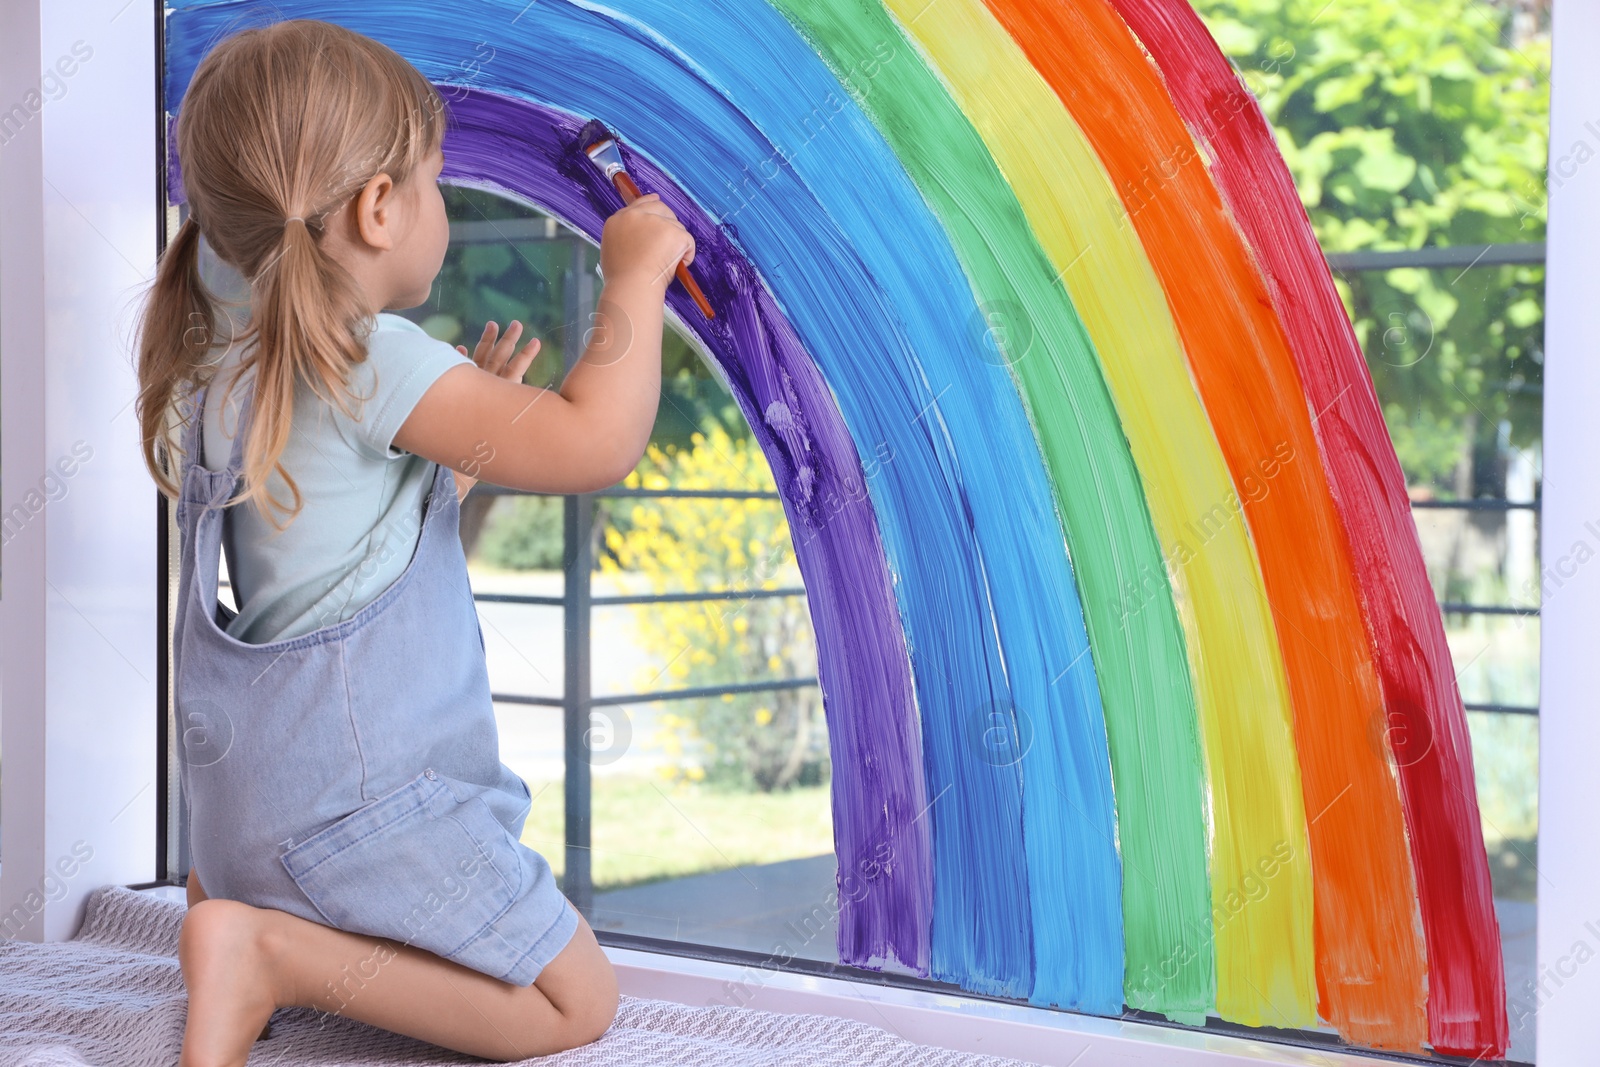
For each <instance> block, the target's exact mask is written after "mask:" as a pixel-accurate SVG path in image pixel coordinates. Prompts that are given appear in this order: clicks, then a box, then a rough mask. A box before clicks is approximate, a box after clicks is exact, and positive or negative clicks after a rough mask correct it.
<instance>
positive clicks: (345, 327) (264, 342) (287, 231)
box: [228, 215, 367, 529]
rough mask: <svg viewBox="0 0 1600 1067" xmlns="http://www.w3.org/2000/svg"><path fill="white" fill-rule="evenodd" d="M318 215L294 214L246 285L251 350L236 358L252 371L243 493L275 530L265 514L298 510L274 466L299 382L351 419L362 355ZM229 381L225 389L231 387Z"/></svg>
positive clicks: (350, 294)
mask: <svg viewBox="0 0 1600 1067" xmlns="http://www.w3.org/2000/svg"><path fill="white" fill-rule="evenodd" d="M322 228H323V227H322V221H321V217H320V216H315V215H314V216H312V217H311V218H310V219H305V218H301V217H300V216H298V215H296V216H292V217H290V218H288V219H287V220H286V221H285V222H284V225H283V230H282V235H281V237H280V239H279V243H278V247H277V248H276V249H275V250H274V251H273V252H272V253H271V254H269V255H268V256H267V259H266V262H265V263H264V264H263V265H262V266H261V267H260V268H258V271H257V273H256V274H255V276H254V278H253V279H252V281H251V285H250V322H251V325H250V329H249V330H248V331H247V332H246V334H245V337H246V338H247V339H248V338H253V339H254V340H255V345H254V347H253V348H252V349H250V350H249V354H248V355H246V356H245V357H244V359H243V360H242V361H241V364H240V366H241V370H242V369H244V368H247V367H254V368H255V393H254V398H253V399H252V401H251V404H252V416H251V420H250V432H249V435H248V436H247V437H246V439H245V448H244V455H245V463H244V485H245V488H244V492H242V493H241V494H240V495H239V496H238V497H237V499H238V500H252V501H255V502H256V504H257V506H258V507H260V508H261V510H262V512H263V514H266V515H267V517H268V520H269V521H270V522H271V523H272V524H273V526H274V527H276V528H278V529H282V528H283V527H284V526H286V525H287V524H288V523H287V521H285V522H283V523H280V522H279V521H278V517H277V515H275V514H273V512H272V510H270V509H280V510H283V511H286V512H287V513H288V519H290V520H292V519H293V518H294V516H295V515H297V514H299V512H300V508H301V505H302V498H301V496H300V487H299V486H298V485H296V484H295V480H294V478H293V477H292V476H291V475H290V474H289V472H288V471H286V470H285V469H284V468H283V465H282V463H280V462H279V460H280V457H281V456H282V455H283V449H284V446H285V445H286V444H287V443H288V441H289V428H290V420H291V419H292V417H293V415H294V393H295V384H296V382H297V381H304V382H306V384H307V385H309V386H310V387H311V389H312V391H313V392H314V393H316V394H317V395H318V396H319V397H321V398H322V399H323V400H326V401H328V402H329V403H336V404H338V405H340V407H341V408H342V409H343V410H344V411H345V413H346V414H348V415H350V416H351V417H355V415H356V412H355V411H354V410H353V409H352V407H351V405H350V399H351V398H350V395H349V392H348V388H347V371H348V368H349V367H350V366H352V365H353V364H356V363H360V362H362V361H363V360H365V359H366V357H367V350H366V344H365V341H366V338H365V335H364V320H365V319H366V317H367V312H366V310H365V308H364V307H363V305H362V303H361V298H360V293H359V290H358V288H357V286H356V282H355V279H354V278H352V277H351V276H350V272H349V271H347V270H345V269H344V267H342V266H341V265H340V264H339V263H338V261H337V260H335V259H334V258H333V257H332V256H330V255H328V253H327V252H326V251H324V250H323V248H322V246H321V244H320V242H319V240H318V236H319V235H320V234H321V233H322ZM237 380H238V378H237V376H236V377H235V378H233V379H232V380H231V381H230V382H229V384H228V388H229V389H230V390H231V389H232V388H233V382H234V381H237ZM274 473H276V474H277V475H278V476H279V477H280V478H281V479H282V480H283V483H284V485H285V486H287V488H288V490H289V497H290V499H289V500H288V501H284V500H281V499H279V498H278V497H277V496H276V495H275V494H273V493H272V492H271V491H270V489H269V488H268V484H267V480H268V478H269V477H270V476H271V475H272V474H274Z"/></svg>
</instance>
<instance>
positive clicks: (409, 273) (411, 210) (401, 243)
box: [386, 148, 450, 309]
mask: <svg viewBox="0 0 1600 1067" xmlns="http://www.w3.org/2000/svg"><path fill="white" fill-rule="evenodd" d="M442 170H444V152H443V151H442V150H441V149H438V148H435V149H434V150H433V152H432V153H430V154H429V155H427V156H424V157H423V158H422V159H421V160H419V161H418V162H417V165H416V167H415V169H413V170H412V172H411V174H410V175H409V176H408V177H407V179H406V182H405V184H404V186H403V189H404V191H405V199H406V209H407V210H406V214H407V215H409V216H410V220H409V223H408V224H407V225H405V226H404V228H403V230H402V236H401V237H400V239H399V240H398V241H397V242H396V243H395V246H394V249H393V251H394V254H395V256H396V259H395V264H396V267H397V269H396V271H395V279H394V281H395V289H396V290H398V292H397V293H396V296H395V299H394V300H393V301H392V302H391V303H389V304H388V305H386V307H387V308H392V309H399V308H411V307H416V306H417V305H418V304H423V303H426V302H427V300H428V296H429V294H430V293H431V292H432V290H433V279H434V278H435V277H437V276H438V274H439V268H440V267H442V266H443V265H444V254H445V251H446V250H447V249H448V248H449V247H450V220H449V218H448V217H447V216H446V214H445V209H444V195H443V194H442V193H441V192H440V190H439V173H440V172H441V171H442Z"/></svg>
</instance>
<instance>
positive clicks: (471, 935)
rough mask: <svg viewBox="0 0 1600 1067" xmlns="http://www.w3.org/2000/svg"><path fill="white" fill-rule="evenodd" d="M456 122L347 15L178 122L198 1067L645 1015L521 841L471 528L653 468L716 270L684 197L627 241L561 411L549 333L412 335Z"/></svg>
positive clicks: (174, 408)
mask: <svg viewBox="0 0 1600 1067" xmlns="http://www.w3.org/2000/svg"><path fill="white" fill-rule="evenodd" d="M444 120H445V116H444V113H443V104H442V101H441V99H440V97H439V95H438V94H437V93H436V92H435V91H434V89H433V87H432V86H431V85H429V83H428V82H427V81H426V80H425V79H424V78H423V77H422V76H421V75H420V74H419V73H418V72H417V71H416V70H415V69H414V68H413V67H412V66H410V64H408V63H406V62H405V61H404V60H403V59H401V58H400V57H399V56H398V55H396V54H395V53H394V52H392V51H390V50H389V49H388V48H386V47H384V46H383V45H381V44H378V43H377V42H375V41H372V40H370V39H368V38H366V37H362V36H360V35H358V34H354V33H351V32H349V31H347V30H344V29H341V28H339V27H337V26H334V25H330V24H328V23H323V22H314V21H290V22H281V23H278V24H275V25H272V26H269V27H265V28H257V29H250V30H246V31H243V32H240V33H238V34H236V35H234V36H232V37H230V38H228V39H227V40H224V41H223V42H221V43H220V44H219V45H217V46H216V48H215V49H214V50H213V51H212V52H211V54H210V55H209V56H208V57H207V58H206V60H205V61H204V62H203V63H201V65H200V67H199V69H198V70H197V71H196V72H195V75H194V79H193V81H192V83H191V84H190V86H189V89H188V92H187V94H186V96H185V98H184V100H183V103H182V108H181V114H180V115H179V117H178V123H177V149H178V157H179V159H180V161H181V163H182V168H183V185H184V190H185V192H186V194H187V197H188V203H189V207H190V214H189V217H188V219H187V220H186V221H185V222H184V224H183V226H182V227H181V228H180V229H179V230H178V232H177V234H176V235H175V237H174V238H173V240H172V243H171V244H170V246H169V247H168V248H167V250H166V252H165V254H164V255H163V257H162V260H161V265H160V272H159V274H158V276H157V279H156V282H155V285H154V288H153V290H152V293H151V296H150V300H149V303H148V306H147V308H146V311H145V316H144V319H143V321H142V323H141V331H140V340H139V384H140V392H139V403H138V409H139V420H140V425H141V429H142V433H143V438H144V447H145V458H146V461H147V463H148V464H149V466H150V470H151V472H152V474H153V475H154V476H155V478H156V480H157V482H158V483H159V484H160V485H161V487H162V489H163V491H164V492H166V493H167V494H168V495H170V496H173V497H175V498H176V499H177V520H178V525H179V529H180V532H181V544H182V564H181V571H180V579H179V600H178V605H177V609H176V618H175V628H174V634H173V668H174V675H173V677H174V699H175V701H176V709H177V715H178V721H179V724H180V728H181V729H182V730H183V762H182V764H181V768H180V774H181V777H182V785H183V789H184V793H185V796H186V797H187V799H188V803H189V809H190V840H191V845H192V853H193V858H194V870H193V871H191V872H190V876H189V882H188V892H189V901H190V909H189V912H188V915H187V917H186V918H185V920H184V925H183V934H182V938H181V942H180V948H179V955H180V959H181V962H182V966H183V975H184V980H185V983H186V985H187V987H188V991H189V1016H188V1023H187V1027H186V1030H185V1033H184V1043H183V1057H182V1063H183V1064H184V1065H185V1067H214V1065H222V1064H244V1063H245V1061H246V1059H247V1058H248V1056H249V1053H250V1049H251V1045H252V1043H253V1041H254V1040H255V1039H256V1037H257V1035H259V1034H261V1033H262V1031H263V1028H264V1026H265V1025H266V1023H267V1021H268V1019H269V1017H270V1016H271V1014H272V1012H273V1010H274V1009H276V1008H280V1007H287V1006H291V1005H298V1006H304V1007H311V1008H317V1009H321V1010H324V1011H328V1012H337V1013H339V1014H342V1015H346V1016H349V1017H351V1018H355V1019H360V1020H363V1021H365V1022H368V1023H371V1024H374V1025H376V1026H380V1027H384V1028H386V1029H389V1030H393V1031H398V1032H400V1033H403V1034H409V1035H411V1036H414V1037H417V1038H421V1039H424V1040H427V1041H431V1042H434V1043H435V1044H438V1045H443V1046H445V1047H448V1048H451V1049H455V1050H458V1051H460V1052H465V1053H469V1054H472V1055H477V1056H483V1057H487V1058H490V1059H497V1060H507V1059H521V1058H525V1057H530V1056H538V1055H545V1054H548V1053H552V1052H556V1051H560V1050H563V1049H567V1048H571V1047H574V1046H577V1045H581V1044H584V1043H586V1042H589V1041H592V1040H594V1039H595V1038H597V1037H598V1036H599V1035H600V1034H601V1033H603V1032H604V1031H605V1030H606V1029H607V1027H609V1026H610V1024H611V1020H612V1018H613V1017H614V1015H615V1012H616V1005H617V985H616V979H615V976H614V974H613V973H612V970H611V967H610V964H609V962H608V960H607V959H606V956H605V954H604V953H603V952H602V951H601V949H600V947H599V945H598V943H597V942H596V941H595V937H594V934H593V932H592V931H591V930H590V928H589V925H588V923H586V922H585V921H584V919H583V917H582V916H581V915H579V914H578V912H577V911H576V910H575V909H574V908H573V907H572V905H571V904H570V903H568V901H567V900H566V898H565V897H563V896H562V895H561V892H560V891H559V889H558V888H557V886H556V883H555V879H554V877H553V876H552V873H551V871H550V867H549V865H548V864H547V863H546V862H545V860H544V858H543V857H541V856H540V855H539V854H538V853H536V852H534V851H532V850H531V849H529V848H527V847H526V846H524V845H522V844H521V843H520V842H519V840H518V837H519V835H520V833H521V830H522V825H523V821H524V819H525V817H526V815H527V813H528V809H529V806H530V803H531V800H530V797H529V794H528V789H527V786H526V785H524V784H523V782H522V780H521V779H520V778H518V777H517V776H516V775H515V774H514V773H512V772H511V770H510V769H508V768H507V767H505V766H504V765H503V764H502V763H501V762H500V759H499V751H498V743H497V737H496V733H495V723H494V717H493V709H492V707H491V704H490V698H489V683H488V676H487V669H486V666H485V662H484V648H483V643H482V642H483V636H482V631H481V630H480V629H479V628H478V621H477V614H476V611H475V608H474V605H473V600H472V590H471V588H470V586H469V584H468V579H467V571H466V562H465V559H464V558H463V555H462V550H461V543H460V540H459V536H458V531H457V521H458V516H459V511H458V506H459V503H458V502H459V497H460V496H461V495H464V494H465V493H466V491H467V490H468V489H469V488H470V487H471V485H472V484H473V482H474V481H475V479H476V478H477V477H482V478H485V479H487V480H489V481H492V482H495V483H497V484H500V485H505V486H511V487H514V488H517V489H524V490H536V491H541V492H555V493H570V492H588V491H593V490H596V489H599V488H602V487H604V486H606V485H609V484H611V483H614V482H616V481H617V480H619V479H620V478H621V477H622V476H623V475H624V474H625V473H626V472H627V471H629V470H630V469H632V467H633V465H634V464H635V463H636V462H637V461H638V458H639V456H640V455H641V454H642V453H643V451H644V448H645V445H646V442H647V440H648V437H649V433H650V429H651V426H652V424H653V421H654V418H655V411H656V404H657V401H658V398H659V394H660V375H661V361H660V346H661V331H662V299H663V295H664V292H665V289H666V285H667V283H668V281H669V280H670V279H671V277H672V271H673V266H674V264H676V263H677V262H678V261H679V260H680V259H684V258H692V256H693V252H694V242H693V239H692V238H691V237H690V236H689V234H688V232H687V231H686V230H685V229H684V228H683V227H682V226H681V225H680V224H679V223H678V221H677V219H676V217H675V216H674V215H673V214H672V212H671V211H670V210H669V209H668V208H667V207H665V206H664V205H663V204H662V203H661V202H660V201H659V199H657V198H656V197H653V196H647V197H644V198H643V199H641V200H639V201H637V202H636V203H634V204H633V205H631V206H629V207H627V208H625V209H623V210H622V211H619V212H618V213H617V214H616V215H615V216H613V217H612V218H611V220H610V221H609V222H608V223H607V224H606V227H605V231H604V234H603V239H602V241H601V245H600V263H601V272H602V274H603V276H604V278H605V286H604V290H603V292H602V293H601V296H600V300H599V305H598V310H597V323H598V327H599V328H597V329H596V330H595V331H594V333H593V339H592V340H591V341H590V342H589V344H588V347H587V348H586V350H585V351H584V353H583V356H582V359H581V360H580V361H579V362H578V364H577V365H576V366H575V367H574V368H573V369H572V372H571V373H570V374H569V375H568V376H567V378H566V380H565V382H564V383H563V384H562V386H561V388H560V390H559V391H547V390H543V389H536V388H533V387H530V386H527V385H523V384H522V376H523V373H524V372H525V371H526V370H527V368H528V366H529V364H530V363H531V362H532V360H533V358H534V357H535V355H537V353H538V342H537V341H536V340H530V341H528V342H527V343H526V344H524V345H522V347H521V348H518V347H517V342H518V340H519V334H520V332H521V326H520V324H518V323H515V322H514V323H512V324H511V325H510V326H509V327H508V328H507V329H506V331H505V333H504V335H503V336H501V335H500V333H499V330H498V327H497V326H496V324H495V323H492V322H491V323H489V324H488V326H487V327H486V328H485V330H484V332H483V335H482V338H481V340H480V341H479V342H478V344H477V347H476V351H475V352H473V353H472V354H471V355H470V357H469V355H468V353H467V351H466V349H465V348H452V347H451V346H450V345H448V344H445V343H443V342H439V341H435V340H433V339H431V338H429V337H428V336H427V335H426V334H424V333H423V332H422V331H421V330H420V329H419V328H417V327H416V326H413V325H412V324H410V323H409V322H407V321H406V320H405V319H402V318H399V317H398V316H394V315H386V314H383V312H384V311H385V310H386V309H391V308H408V307H414V306H416V305H418V304H420V303H422V302H423V301H425V300H426V299H427V298H428V294H429V290H430V288H431V285H432V281H433V278H434V275H435V274H437V273H438V270H439V267H440V264H441V263H442V261H443V259H444V254H445V249H446V245H447V243H448V239H449V226H448V223H447V220H446V217H445V209H444V201H443V199H442V197H441V196H440V193H439V187H438V184H437V180H438V177H439V173H440V170H441V168H442V167H443V164H444V157H443V155H442V152H441V141H442V136H443V126H444ZM202 235H203V236H204V237H205V238H206V240H207V242H208V243H209V244H210V246H211V248H212V249H214V250H215V252H216V253H217V255H218V256H220V257H221V259H222V260H224V261H226V262H227V263H229V264H230V265H232V266H233V267H235V268H237V269H238V270H239V271H240V272H241V273H242V274H243V275H244V277H246V278H248V279H249V282H250V320H249V325H248V331H247V332H246V333H244V334H243V335H241V337H240V338H239V339H238V341H239V342H240V343H233V341H232V340H231V339H229V338H227V337H224V338H223V340H224V341H227V342H228V343H227V344H226V346H224V345H223V344H222V343H220V342H218V341H216V340H214V338H215V336H216V334H217V333H218V332H219V331H218V323H219V320H220V319H221V318H222V316H221V314H220V311H219V309H217V308H216V307H215V306H214V305H213V303H212V299H211V297H210V296H209V295H208V293H207V291H206V289H205V288H204V286H203V285H202V284H201V281H200V277H199V273H198V269H197V254H198V244H199V240H200V237H201V236H202ZM220 332H222V333H224V334H226V333H228V331H227V330H226V329H223V330H221V331H220ZM224 348H225V350H224ZM169 468H171V469H173V471H174V473H169ZM457 471H460V472H462V473H457ZM224 551H225V553H226V559H227V564H228V573H229V575H230V576H231V579H232V582H233V589H234V594H235V601H236V603H237V604H238V611H237V612H235V611H233V610H231V609H229V608H228V607H225V606H224V605H222V604H221V603H220V602H219V600H218V597H217V572H218V557H219V553H220V552H224ZM202 884H203V886H204V888H203V889H202Z"/></svg>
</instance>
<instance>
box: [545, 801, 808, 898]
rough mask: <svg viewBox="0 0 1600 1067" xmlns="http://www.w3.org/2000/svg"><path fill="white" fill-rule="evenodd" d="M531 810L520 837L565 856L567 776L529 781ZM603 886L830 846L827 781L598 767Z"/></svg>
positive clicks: (598, 853)
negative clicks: (754, 780)
mask: <svg viewBox="0 0 1600 1067" xmlns="http://www.w3.org/2000/svg"><path fill="white" fill-rule="evenodd" d="M528 788H529V790H530V791H532V793H533V795H534V796H533V810H532V811H530V812H529V813H528V822H527V825H526V826H524V827H523V831H522V841H523V844H525V845H527V846H528V847H529V848H532V849H535V850H536V851H538V852H539V853H541V854H542V855H543V856H544V857H545V859H547V860H549V861H550V866H551V868H552V869H553V870H554V871H555V872H556V874H557V875H560V874H561V872H562V869H563V867H564V865H565V856H564V851H565V849H564V846H563V840H564V836H563V833H562V823H563V819H564V814H563V810H562V807H563V805H562V788H561V782H559V781H555V782H550V783H544V782H529V783H528ZM592 805H593V808H592V810H593V819H594V822H593V841H592V845H593V849H594V851H593V857H594V858H593V874H594V885H595V888H596V889H599V890H604V889H620V888H622V887H624V886H631V885H643V884H645V883H648V882H657V881H661V880H663V879H666V878H681V877H684V876H685V875H691V874H704V873H707V872H709V871H720V870H727V869H728V868H730V867H733V866H735V865H737V866H741V867H743V866H748V865H755V864H762V863H775V862H778V861H779V860H790V859H798V858H800V857H802V856H817V855H821V854H823V853H828V852H832V851H833V820H832V817H831V813H830V811H829V806H828V787H827V786H825V785H823V786H807V787H801V788H796V789H790V790H786V791H784V792H781V793H741V792H732V791H729V790H725V789H719V788H716V787H713V786H707V785H693V784H688V783H683V784H676V785H674V784H671V783H668V782H664V781H659V780H657V779H653V778H643V777H609V776H608V777H598V776H597V777H596V778H595V779H594V794H593V800H592Z"/></svg>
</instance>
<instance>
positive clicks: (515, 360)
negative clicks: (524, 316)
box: [456, 319, 539, 382]
mask: <svg viewBox="0 0 1600 1067" xmlns="http://www.w3.org/2000/svg"><path fill="white" fill-rule="evenodd" d="M499 333H500V325H499V323H495V322H487V323H484V326H483V336H482V337H480V338H478V344H477V347H476V348H474V349H473V350H472V351H471V352H468V351H467V346H466V345H456V351H457V352H460V353H461V354H462V355H463V356H471V357H472V362H474V363H476V364H477V365H478V366H479V367H481V368H483V369H484V370H486V371H488V372H489V373H490V374H493V375H496V376H497V377H500V378H505V379H506V380H507V381H513V382H520V381H522V376H523V375H524V374H526V373H528V367H530V366H531V365H532V364H533V361H534V358H535V357H536V356H538V354H539V339H538V338H537V337H534V338H531V339H530V340H529V341H528V343H527V344H525V345H523V346H522V350H521V351H518V350H517V338H518V337H520V336H522V323H520V322H518V321H517V320H515V319H512V320H511V325H510V326H508V327H506V333H505V336H504V337H499V338H498V340H497V339H496V338H497V335H498V334H499Z"/></svg>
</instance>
